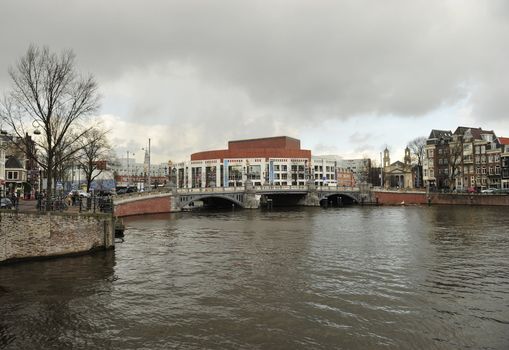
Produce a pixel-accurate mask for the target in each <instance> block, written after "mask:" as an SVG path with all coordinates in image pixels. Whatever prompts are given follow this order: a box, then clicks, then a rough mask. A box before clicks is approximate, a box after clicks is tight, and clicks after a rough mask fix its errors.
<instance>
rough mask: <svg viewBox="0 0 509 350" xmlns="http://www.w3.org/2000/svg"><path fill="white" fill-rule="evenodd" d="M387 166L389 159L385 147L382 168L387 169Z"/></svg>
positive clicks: (389, 163)
mask: <svg viewBox="0 0 509 350" xmlns="http://www.w3.org/2000/svg"><path fill="white" fill-rule="evenodd" d="M389 165H391V158H390V157H389V150H388V149H387V147H385V150H384V168H387V167H388V166H389Z"/></svg>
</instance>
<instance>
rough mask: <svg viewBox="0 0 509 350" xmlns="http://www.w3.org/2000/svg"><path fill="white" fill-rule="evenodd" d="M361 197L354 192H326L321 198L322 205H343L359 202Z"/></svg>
mask: <svg viewBox="0 0 509 350" xmlns="http://www.w3.org/2000/svg"><path fill="white" fill-rule="evenodd" d="M357 203H359V199H358V198H357V196H355V195H354V194H350V193H343V192H339V193H338V192H336V193H324V194H323V195H322V196H321V198H320V205H322V206H334V207H336V206H338V207H339V206H342V205H345V204H357Z"/></svg>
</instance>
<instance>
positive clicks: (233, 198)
mask: <svg viewBox="0 0 509 350" xmlns="http://www.w3.org/2000/svg"><path fill="white" fill-rule="evenodd" d="M214 198H217V199H222V200H226V201H229V202H231V203H233V204H235V205H238V206H239V207H241V208H244V195H243V194H242V193H232V194H219V193H206V194H197V195H186V196H180V203H179V206H180V208H184V207H186V206H188V205H189V204H191V203H192V202H195V201H205V200H207V199H214Z"/></svg>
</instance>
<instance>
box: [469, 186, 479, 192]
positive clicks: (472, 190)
mask: <svg viewBox="0 0 509 350" xmlns="http://www.w3.org/2000/svg"><path fill="white" fill-rule="evenodd" d="M467 192H468V193H476V192H477V190H476V189H475V187H469V188H468V189H467Z"/></svg>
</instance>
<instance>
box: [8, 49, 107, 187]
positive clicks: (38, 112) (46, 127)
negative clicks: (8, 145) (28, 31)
mask: <svg viewBox="0 0 509 350" xmlns="http://www.w3.org/2000/svg"><path fill="white" fill-rule="evenodd" d="M74 59H75V55H74V53H73V52H72V51H70V50H68V51H64V52H62V53H61V54H60V55H57V54H55V53H51V52H50V51H49V49H48V48H47V47H44V48H42V49H41V48H39V47H36V46H34V45H31V46H30V47H29V48H28V50H27V52H26V54H25V55H24V56H23V57H21V58H20V60H19V61H18V62H17V64H16V65H15V67H11V68H10V69H9V75H10V77H11V80H12V84H13V87H12V90H11V91H10V93H9V94H7V95H6V96H5V97H4V99H3V101H2V103H1V105H0V114H1V115H2V117H3V118H4V119H5V121H6V123H7V124H8V125H9V126H10V128H11V129H12V132H13V133H14V134H15V135H17V136H19V139H20V140H24V139H25V138H24V137H23V136H25V134H26V133H28V132H29V131H32V130H34V129H36V130H37V131H39V129H42V130H40V131H39V133H41V134H42V135H41V137H39V138H35V140H34V141H35V142H36V145H37V147H39V148H40V149H41V153H42V154H41V155H42V157H38V158H37V159H36V161H37V162H38V163H39V165H40V166H41V167H42V168H43V169H44V170H46V176H47V180H48V183H47V187H48V192H49V193H51V191H52V188H53V182H54V179H55V176H56V175H57V169H58V168H59V167H60V165H61V164H62V163H65V162H66V161H68V160H69V159H71V158H72V157H73V156H74V154H75V153H76V152H77V150H78V148H77V147H73V144H74V142H76V141H79V140H80V139H81V138H83V136H84V135H85V134H86V133H87V131H88V130H89V129H90V127H84V126H83V125H82V124H81V123H82V122H83V121H84V120H85V117H86V116H88V115H90V114H92V113H93V112H95V111H96V110H97V109H98V107H99V95H98V92H97V83H96V82H95V80H94V78H93V76H91V75H90V76H88V77H82V76H80V75H78V73H77V72H76V68H75V64H74ZM70 135H72V139H71V138H69V136H70ZM22 142H23V141H22ZM25 146H26V145H25ZM25 148H26V147H25ZM28 156H29V157H30V156H31V155H28Z"/></svg>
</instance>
